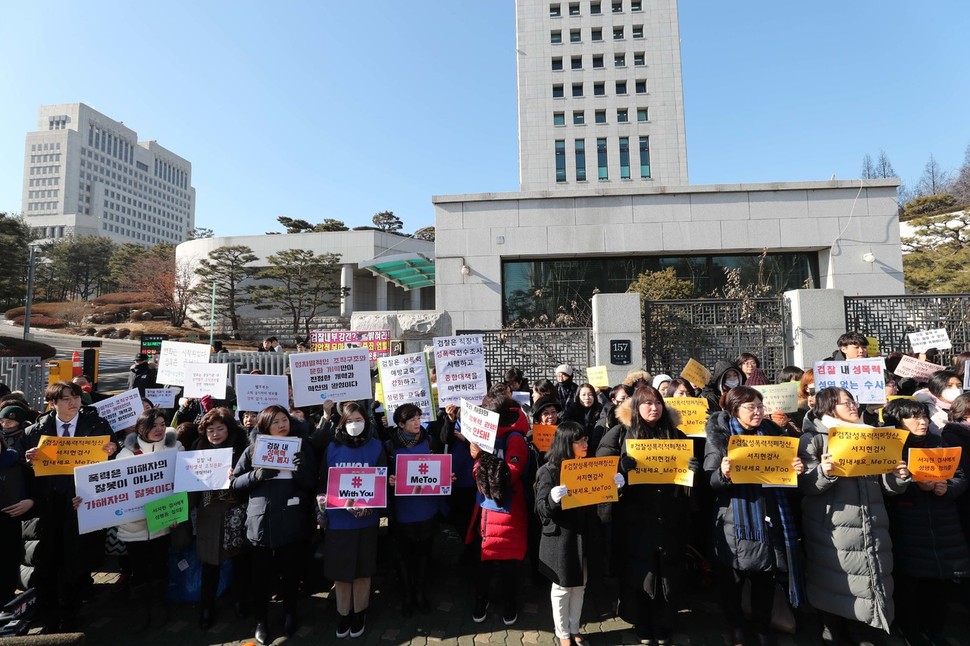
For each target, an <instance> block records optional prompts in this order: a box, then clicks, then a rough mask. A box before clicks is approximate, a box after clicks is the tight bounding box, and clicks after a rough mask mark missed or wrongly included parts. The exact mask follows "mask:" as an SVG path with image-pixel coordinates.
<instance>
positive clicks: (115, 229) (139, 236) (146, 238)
mask: <svg viewBox="0 0 970 646" xmlns="http://www.w3.org/2000/svg"><path fill="white" fill-rule="evenodd" d="M101 229H102V230H104V231H107V232H109V233H117V234H119V235H123V236H126V237H128V238H134V239H136V240H141V241H142V242H146V243H148V244H158V243H159V242H167V241H166V240H161V239H159V238H156V237H155V236H151V235H148V234H145V233H142V232H141V231H133V230H131V229H126V228H124V227H120V226H117V225H114V224H109V223H107V222H104V221H102V222H101Z"/></svg>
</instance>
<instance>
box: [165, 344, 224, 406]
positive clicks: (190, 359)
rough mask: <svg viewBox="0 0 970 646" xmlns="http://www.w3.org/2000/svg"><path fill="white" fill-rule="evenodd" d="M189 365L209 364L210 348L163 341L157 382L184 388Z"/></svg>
mask: <svg viewBox="0 0 970 646" xmlns="http://www.w3.org/2000/svg"><path fill="white" fill-rule="evenodd" d="M187 363H209V346H207V345H203V344H201V343H182V342H181V341H162V351H161V352H160V353H159V355H158V373H157V375H156V377H155V381H156V382H157V383H160V384H169V385H173V386H184V385H185V364H187ZM186 396H188V395H186ZM224 396H225V395H223V397H224Z"/></svg>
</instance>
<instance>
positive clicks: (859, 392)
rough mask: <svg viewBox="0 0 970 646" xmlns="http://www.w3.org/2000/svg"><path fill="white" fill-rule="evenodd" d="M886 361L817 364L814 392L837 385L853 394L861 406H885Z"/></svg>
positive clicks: (863, 360)
mask: <svg viewBox="0 0 970 646" xmlns="http://www.w3.org/2000/svg"><path fill="white" fill-rule="evenodd" d="M885 370H886V361H885V359H883V358H882V357H878V358H875V359H853V360H852V361H816V362H815V392H818V391H819V390H821V389H823V388H829V387H831V386H836V387H839V388H844V389H845V390H847V391H849V392H850V393H852V396H853V397H854V398H855V400H856V401H857V402H859V403H860V404H885V403H886V380H885V378H884V376H883V375H884V373H885Z"/></svg>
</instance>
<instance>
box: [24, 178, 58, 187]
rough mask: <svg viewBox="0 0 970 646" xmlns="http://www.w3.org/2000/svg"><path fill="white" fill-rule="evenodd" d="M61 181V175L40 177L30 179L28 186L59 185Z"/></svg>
mask: <svg viewBox="0 0 970 646" xmlns="http://www.w3.org/2000/svg"><path fill="white" fill-rule="evenodd" d="M60 183H61V178H60V177H41V178H38V179H32V180H28V182H27V185H28V186H57V185H58V184H60Z"/></svg>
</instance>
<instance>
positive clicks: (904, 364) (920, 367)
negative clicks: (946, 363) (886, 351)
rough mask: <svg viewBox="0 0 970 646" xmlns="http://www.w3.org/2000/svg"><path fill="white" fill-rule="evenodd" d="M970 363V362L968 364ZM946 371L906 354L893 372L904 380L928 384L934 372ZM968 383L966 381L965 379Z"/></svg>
mask: <svg viewBox="0 0 970 646" xmlns="http://www.w3.org/2000/svg"><path fill="white" fill-rule="evenodd" d="M967 363H970V362H967ZM940 370H944V368H943V366H941V365H939V364H937V363H930V362H929V361H920V360H919V359H915V358H913V357H911V356H909V355H908V354H904V355H903V357H902V358H901V359H900V360H899V364H898V365H897V366H896V369H895V370H893V374H894V375H896V376H897V377H902V378H903V379H907V378H908V379H914V380H916V381H922V382H926V381H929V380H930V377H932V376H933V373H934V372H939V371H940ZM964 382H966V379H964Z"/></svg>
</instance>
